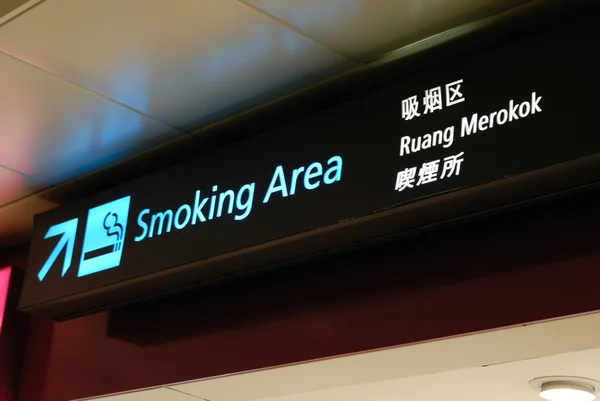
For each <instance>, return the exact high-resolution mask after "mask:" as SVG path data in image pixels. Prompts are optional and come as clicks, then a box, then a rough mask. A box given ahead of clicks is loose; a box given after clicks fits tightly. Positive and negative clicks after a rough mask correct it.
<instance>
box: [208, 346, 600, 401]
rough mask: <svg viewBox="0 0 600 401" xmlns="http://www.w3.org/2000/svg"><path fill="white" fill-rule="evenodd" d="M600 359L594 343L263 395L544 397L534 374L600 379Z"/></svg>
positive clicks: (324, 399) (351, 399) (319, 398)
mask: <svg viewBox="0 0 600 401" xmlns="http://www.w3.org/2000/svg"><path fill="white" fill-rule="evenodd" d="M599 360H600V349H594V350H586V351H581V352H574V353H568V354H563V355H554V356H550V357H545V358H538V359H533V360H528V361H519V362H513V363H507V364H502V365H494V366H487V367H476V368H471V369H461V370H455V371H448V372H441V373H436V374H431V375H424V376H414V377H408V378H402V379H397V380H389V381H384V382H375V383H366V384H364V383H363V384H359V385H356V386H349V387H338V388H335V389H329V390H324V391H313V392H305V393H298V394H292V395H288V396H282V397H274V398H263V399H261V401H306V400H311V401H364V400H369V401H389V400H410V401H442V400H461V401H481V400H485V401H507V400H510V401H541V398H539V396H538V394H537V393H536V391H534V390H533V389H532V388H531V387H530V386H529V382H530V381H531V380H533V379H536V378H539V377H548V376H571V377H583V378H591V379H600V363H598V361H599ZM290 379H291V378H290ZM215 400H217V399H215ZM249 400H250V399H249V398H246V399H244V401H249ZM221 401H222V400H221Z"/></svg>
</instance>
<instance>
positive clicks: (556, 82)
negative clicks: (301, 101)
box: [21, 27, 600, 317]
mask: <svg viewBox="0 0 600 401" xmlns="http://www.w3.org/2000/svg"><path fill="white" fill-rule="evenodd" d="M592 28H593V27H592ZM581 29H582V31H590V32H593V34H591V35H587V36H586V35H585V34H584V33H582V32H576V31H568V32H561V31H559V30H557V31H555V32H552V33H548V32H546V33H543V34H539V35H537V36H531V37H528V38H526V39H522V40H520V41H519V42H514V43H511V44H509V45H506V46H504V47H501V48H497V49H493V50H490V51H488V52H486V53H482V54H479V55H476V56H472V57H470V58H469V59H467V60H454V61H452V62H447V63H445V64H443V65H439V66H438V67H439V68H438V69H437V71H430V72H427V73H424V74H423V75H422V76H417V77H413V78H411V79H409V80H407V81H406V82H403V83H400V84H397V85H395V86H392V87H389V88H387V89H385V90H382V91H379V92H377V93H374V94H371V95H370V96H367V97H364V98H361V99H356V100H352V101H350V102H348V103H345V104H342V105H340V106H337V107H335V108H332V109H329V110H327V111H324V112H321V113H319V114H315V115H312V116H310V117H308V118H305V119H303V120H300V121H296V122H294V123H291V124H288V125H286V126H283V127H281V128H278V129H276V130H272V131H269V132H266V133H264V134H262V135H260V136H257V137H253V138H251V139H248V140H246V141H243V142H240V143H237V144H235V145H234V146H231V147H228V148H225V149H222V150H220V151H216V152H214V153H211V154H209V155H206V156H203V157H201V158H199V159H197V160H193V161H190V162H186V163H184V164H181V165H179V166H176V167H174V168H171V169H168V170H165V171H163V172H160V173H157V174H154V175H151V176H148V177H145V178H142V179H139V180H137V181H134V182H131V183H129V184H127V185H124V186H121V187H117V188H114V189H112V190H110V191H107V192H104V193H101V194H98V195H97V196H95V197H93V198H90V199H87V200H85V201H82V202H79V203H77V204H73V205H68V206H64V207H60V208H58V209H56V210H53V211H50V212H47V213H45V214H42V215H39V216H37V217H36V219H35V229H34V234H33V239H32V244H31V254H30V260H29V266H28V272H27V278H26V284H25V288H24V292H23V296H22V300H21V307H22V308H24V309H25V310H30V311H34V312H35V311H37V312H39V313H43V314H47V315H49V316H52V317H66V316H70V315H75V314H78V313H82V312H85V311H87V310H93V309H98V308H103V307H106V306H108V305H109V304H111V303H117V302H124V301H128V300H130V299H131V298H134V297H140V296H147V295H150V294H151V293H152V292H155V291H157V289H158V288H159V287H160V291H168V290H172V289H174V288H178V287H182V286H184V285H190V284H194V282H190V281H187V282H183V281H184V280H183V279H181V277H182V276H180V279H177V280H175V279H173V277H172V276H171V275H170V272H175V271H178V270H177V269H178V268H179V267H181V266H186V269H196V270H198V269H199V270H201V269H206V272H210V273H207V274H206V275H205V276H203V275H202V274H199V275H195V276H194V277H195V278H194V280H197V281H201V280H205V279H214V278H218V277H220V276H222V275H224V274H223V273H219V271H218V270H217V271H215V270H214V269H213V270H211V269H210V268H209V267H206V266H203V265H201V264H199V265H194V264H195V263H197V262H200V261H207V260H211V258H215V257H218V256H219V255H225V254H231V253H235V252H240V251H241V250H244V249H249V248H252V247H257V246H261V245H264V244H269V243H272V241H276V240H281V239H285V238H294V236H297V235H306V233H311V232H314V231H315V230H319V229H323V228H327V227H331V226H334V225H336V224H338V223H341V222H348V221H350V222H351V221H353V220H354V219H357V218H361V217H364V216H369V215H374V214H378V213H382V212H384V211H386V210H390V209H394V208H398V207H399V206H401V205H404V204H407V203H409V202H415V201H417V200H419V199H424V198H428V197H432V196H434V195H439V194H443V193H448V192H451V191H457V190H460V189H464V188H469V187H473V186H477V185H481V184H484V183H489V182H492V181H495V180H499V179H503V178H505V177H510V176H515V175H519V174H521V173H525V172H530V171H533V170H537V169H540V168H543V167H547V166H552V165H556V164H558V163H562V162H566V161H569V160H573V159H577V158H581V157H584V156H587V155H591V154H594V153H597V152H599V151H600V135H598V131H597V128H596V118H597V117H596V116H597V112H598V110H599V106H600V99H599V94H600V79H598V71H600V59H599V58H598V57H596V55H595V51H594V50H593V49H597V48H599V45H600V40H598V35H597V34H596V33H595V31H594V30H593V29H588V28H585V27H584V28H581ZM229 268H231V266H229ZM239 270H241V269H237V270H236V269H233V268H231V269H229V270H228V271H227V274H230V273H232V272H236V271H239ZM190 277H191V276H190ZM158 282H160V284H157V283H158ZM99 294H104V296H103V297H101V296H100V295H99ZM107 294H108V295H107ZM57 305H58V306H60V307H58V306H57Z"/></svg>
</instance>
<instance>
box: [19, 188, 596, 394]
mask: <svg viewBox="0 0 600 401" xmlns="http://www.w3.org/2000/svg"><path fill="white" fill-rule="evenodd" d="M599 200H600V191H595V192H592V193H589V194H586V195H585V196H578V197H574V198H570V199H568V200H562V201H556V202H552V203H549V204H546V205H543V206H536V207H531V208H528V209H524V210H522V211H519V212H512V213H505V214H502V215H498V216H496V217H492V218H486V219H484V220H480V221H476V222H472V223H469V224H461V225H459V226H455V227H450V228H447V229H444V230H440V231H438V232H435V233H430V234H426V235H421V236H419V237H414V238H411V239H405V240H401V241H396V242H393V243H388V244H383V245H378V246H375V247H371V248H369V249H366V250H362V251H356V252H352V253H348V254H345V255H342V256H337V257H330V258H328V259H324V260H320V261H316V262H312V263H308V264H305V265H302V266H295V267H293V268H290V269H285V270H280V271H276V272H272V273H268V274H265V275H261V276H256V277H253V278H249V279H244V280H239V281H236V282H230V283H228V284H224V285H220V286H218V287H214V288H210V289H205V290H203V291H200V292H197V293H191V294H186V295H183V296H179V297H177V298H172V299H169V300H165V301H161V302H156V303H154V304H148V305H144V306H140V307H135V308H129V309H127V310H121V311H117V312H113V313H112V314H110V315H109V314H97V315H93V316H89V317H85V318H80V319H76V320H73V321H69V322H65V323H59V324H55V323H53V322H51V321H48V320H45V319H39V318H35V319H33V320H32V323H31V330H30V334H29V339H28V348H27V355H26V364H25V368H24V374H23V378H22V382H21V393H20V397H19V400H21V401H59V400H60V401H63V400H70V399H75V398H80V397H87V396H94V395H100V394H106V393H111V392H117V391H124V390H131V389H136V388H140V387H146V386H153V385H159V384H166V383H172V382H177V381H183V380H190V379H198V378H205V377H210V376H214V375H220V374H225V373H232V372H240V371H244V370H249V369H257V368H264V367H269V366H276V365H280V364H286V363H293V362H299V361H306V360H311V359H315V358H324V357H330V356H335V355H342V354H347V353H353V352H359V351H364V350H371V349H377V348H381V347H389V346H396V345H401V344H409V343H415V342H421V341H428V340H432V339H437V338H442V337H448V336H455V335H461V334H465V333H471V332H476V331H481V330H489V329H493V328H499V327H505V326H509V325H517V324H523V323H526V322H532V321H538V320H545V319H551V318H555V317H560V316H566V315H572V314H579V313H584V312H589V311H595V310H598V309H600V297H599V296H598V295H597V294H598V293H597V282H598V280H600V269H598V268H597V266H598V265H599V264H600V247H598V245H597V243H598V238H599V237H600V235H599V234H600V224H599V223H600V208H597V204H598V201H599Z"/></svg>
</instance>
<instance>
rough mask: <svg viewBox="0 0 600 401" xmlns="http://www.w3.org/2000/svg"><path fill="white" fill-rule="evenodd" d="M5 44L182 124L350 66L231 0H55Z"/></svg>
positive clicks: (11, 31) (2, 46)
mask: <svg viewBox="0 0 600 401" xmlns="http://www.w3.org/2000/svg"><path fill="white" fill-rule="evenodd" d="M0 50H2V51H4V52H6V53H8V54H11V55H13V56H15V57H17V58H20V59H23V60H26V61H27V62H29V63H32V64H34V65H37V66H39V67H41V68H43V69H46V70H48V71H51V72H52V73H54V74H56V75H58V76H60V77H62V78H64V79H66V80H68V81H71V82H74V83H76V84H78V85H81V86H84V87H86V88H90V89H91V90H93V91H95V92H97V93H100V94H102V95H104V96H107V97H109V98H112V99H116V100H117V101H119V102H121V103H123V104H126V105H128V106H130V107H132V108H134V109H137V110H140V111H142V112H143V113H145V114H148V115H150V116H153V117H154V118H156V119H158V120H160V121H163V122H165V123H166V124H168V125H171V126H176V127H179V128H183V129H189V128H192V127H196V126H199V125H201V124H204V123H206V122H209V121H213V120H215V119H217V118H219V117H222V116H225V115H228V114H232V113H234V112H236V111H240V110H242V109H246V108H248V107H250V106H252V105H255V104H258V103H260V102H263V101H265V100H268V99H271V98H273V97H275V96H277V95H280V94H283V93H285V92H288V91H290V90H293V89H295V88H298V87H300V86H302V85H305V84H308V83H312V82H314V81H316V80H319V79H322V78H324V77H327V76H331V75H333V74H337V73H340V72H342V71H345V70H347V69H349V68H351V67H352V66H354V64H352V63H351V62H350V61H348V60H347V59H345V58H343V57H341V56H339V55H337V54H335V53H333V52H331V51H330V50H328V49H326V48H325V47H323V46H321V45H319V44H316V43H314V42H313V41H311V40H309V39H307V38H306V37H304V36H303V35H300V34H298V33H296V32H295V31H294V30H291V29H288V28H287V27H285V26H284V25H282V24H280V23H279V22H277V21H275V20H273V19H272V18H269V17H267V16H265V15H264V14H262V13H259V12H257V11H256V10H255V9H253V8H252V7H249V6H248V5H246V4H242V3H239V2H237V1H234V0H227V1H224V0H202V1H197V0H173V1H152V2H149V1H146V0H127V1H123V0H102V1H100V0H96V1H94V0H53V1H46V2H44V3H41V4H40V5H38V6H37V7H35V8H34V9H32V10H30V11H28V12H27V13H25V14H24V15H22V16H20V17H18V18H16V19H14V20H12V21H10V22H8V23H7V24H5V25H3V26H1V27H0Z"/></svg>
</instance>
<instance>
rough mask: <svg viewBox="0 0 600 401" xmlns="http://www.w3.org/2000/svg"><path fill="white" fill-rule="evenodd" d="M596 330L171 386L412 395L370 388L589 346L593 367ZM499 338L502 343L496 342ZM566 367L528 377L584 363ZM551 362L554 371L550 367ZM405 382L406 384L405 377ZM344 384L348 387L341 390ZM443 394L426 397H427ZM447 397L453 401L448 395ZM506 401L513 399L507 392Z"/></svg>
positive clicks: (381, 354) (352, 396) (477, 341)
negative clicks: (411, 378)
mask: <svg viewBox="0 0 600 401" xmlns="http://www.w3.org/2000/svg"><path fill="white" fill-rule="evenodd" d="M598 330H600V314H590V315H585V316H577V317H574V318H567V319H561V320H555V321H550V322H543V323H537V324H531V325H527V326H518V327H512V328H509V329H502V330H495V331H490V332H486V333H478V334H472V335H467V336H462V337H455V338H449V339H445V340H441V341H432V342H425V343H420V344H414V345H409V346H401V347H395V348H389V349H383V350H378V351H373V352H366V353H360V354H355V355H349V356H343V357H339V358H331V359H325V360H318V361H314V362H308V363H300V364H295V365H289V366H283V367H278V368H274V369H264V370H257V371H253V372H248V373H242V374H233V375H225V376H221V377H216V378H212V379H209V380H200V381H193V382H188V383H182V384H178V385H172V386H170V387H171V388H175V389H177V390H180V391H183V392H185V393H187V394H193V395H196V396H198V397H201V398H204V399H208V400H214V401H217V400H218V401H249V400H263V399H264V400H269V401H296V400H311V401H333V400H334V399H335V400H338V399H339V400H343V401H354V400H357V401H359V400H369V401H379V400H381V401H388V400H391V399H401V400H405V399H406V400H411V401H413V400H415V399H414V398H411V397H410V396H407V397H399V398H398V397H387V396H386V397H383V396H381V397H375V396H374V395H375V394H378V392H377V391H376V389H387V388H390V387H389V386H388V384H389V383H392V387H393V385H395V384H396V383H398V382H401V381H402V380H403V379H402V378H410V377H413V376H415V377H430V376H431V375H433V374H435V373H438V372H449V371H460V370H461V369H467V368H479V367H481V366H512V364H511V363H512V362H515V361H527V360H540V358H546V357H552V356H553V355H560V354H569V353H572V354H577V355H579V353H581V352H582V351H583V353H584V354H585V352H587V351H586V350H590V349H595V350H596V351H595V353H594V354H593V355H590V357H589V358H586V359H585V360H586V361H594V363H595V364H596V365H598V368H600V364H598V363H597V361H598V359H597V358H598V357H600V348H598V347H600V336H598V334H597V333H598ZM498 344H503V346H502V347H498V346H497V345H498ZM586 355H587V354H586ZM577 360H579V358H578V359H577ZM536 366H538V367H542V368H543V367H544V366H545V365H544V364H543V363H542V364H539V365H536ZM565 366H567V365H566V362H565V364H562V363H558V364H547V366H546V367H547V370H546V371H542V370H540V371H539V372H538V373H534V375H535V374H552V375H559V374H584V373H585V372H586V370H585V369H587V367H589V366H590V364H589V363H588V364H587V365H582V368H583V369H580V370H576V369H575V367H573V366H576V365H573V364H571V367H572V368H570V369H564V370H563V369H562V367H565ZM552 368H559V369H558V371H552V370H551V369H552ZM587 370H589V369H587ZM542 372H546V373H542ZM548 372H553V373H548ZM594 372H597V373H595V374H596V376H600V371H598V370H596V371H594ZM533 378H534V377H531V378H530V379H526V380H520V381H518V382H516V384H517V385H520V386H521V387H522V389H523V390H524V391H529V389H528V388H527V383H528V382H529V380H531V379H533ZM599 379H600V377H599ZM265 383H268V385H265ZM385 383H388V384H385ZM406 383H407V386H408V385H409V382H406ZM367 384H369V385H372V386H374V387H371V388H370V389H368V391H363V390H362V389H363V388H368V387H366V385H367ZM382 384H385V385H382ZM343 389H348V390H347V391H345V392H344V391H340V390H343ZM438 390H441V389H438ZM379 394H380V395H381V393H379ZM430 394H432V393H430ZM411 395H414V394H411ZM534 395H535V394H534ZM445 399H446V398H445V397H442V398H435V397H432V398H430V399H427V401H433V400H445ZM449 399H450V400H454V399H455V397H450V398H449ZM460 399H461V400H462V401H465V400H464V399H462V398H460ZM419 400H421V399H419ZM481 400H486V401H491V400H489V399H488V398H487V397H480V398H476V397H474V398H473V401H481ZM505 400H511V401H517V400H516V399H514V398H510V397H508V398H505ZM469 401H470V400H469ZM494 401H496V400H494ZM498 401H500V400H498ZM519 401H520V400H519ZM538 401H539V400H538Z"/></svg>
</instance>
